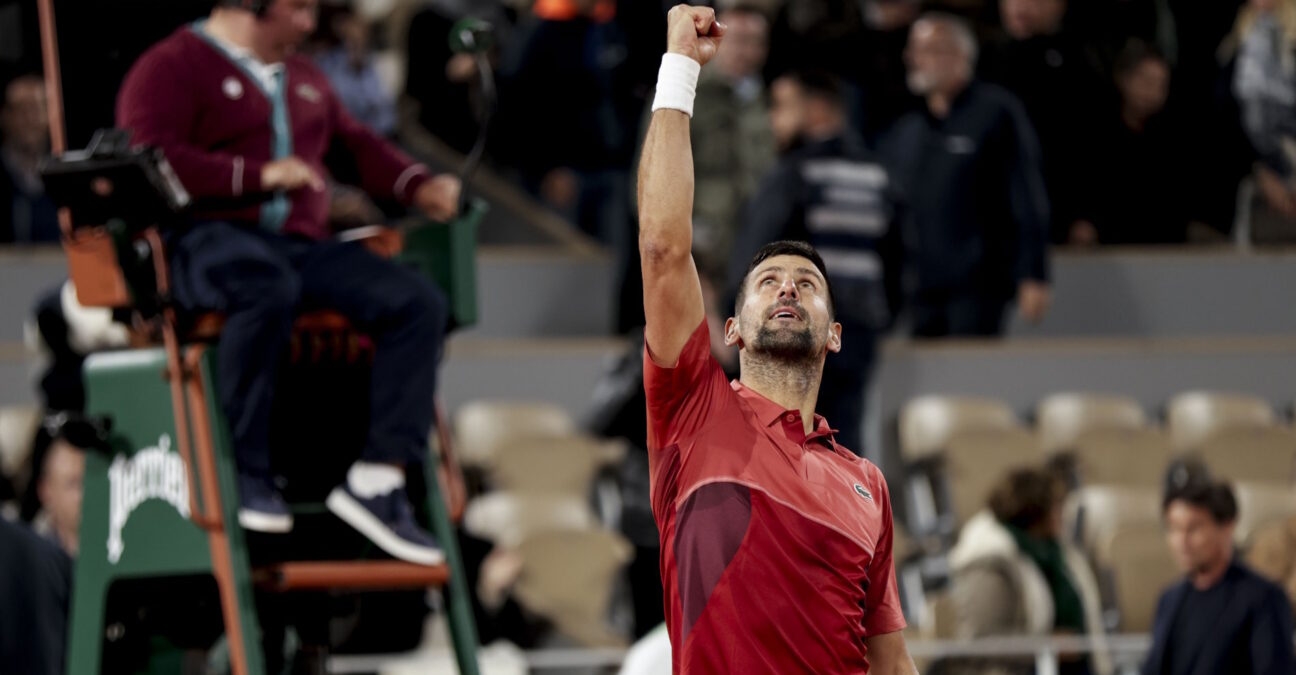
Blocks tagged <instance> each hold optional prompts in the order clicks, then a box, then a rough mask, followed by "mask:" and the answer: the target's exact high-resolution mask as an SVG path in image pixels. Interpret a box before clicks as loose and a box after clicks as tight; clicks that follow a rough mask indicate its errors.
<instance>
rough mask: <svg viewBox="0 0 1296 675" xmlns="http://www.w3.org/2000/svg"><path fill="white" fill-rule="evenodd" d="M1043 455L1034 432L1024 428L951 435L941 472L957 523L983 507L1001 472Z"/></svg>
mask: <svg viewBox="0 0 1296 675" xmlns="http://www.w3.org/2000/svg"><path fill="white" fill-rule="evenodd" d="M1043 460H1044V457H1043V454H1042V453H1041V452H1040V450H1039V443H1038V441H1037V440H1036V438H1035V435H1034V434H1031V433H1030V432H1027V431H1026V430H1024V429H1011V428H1009V429H1003V430H999V431H973V432H967V433H961V434H958V435H957V436H955V437H954V438H952V439H951V440H950V442H949V447H948V449H947V450H946V451H945V462H944V475H945V481H946V485H947V486H948V489H949V494H950V502H951V503H950V506H951V509H952V511H953V515H954V519H955V522H956V525H957V526H958V527H960V528H961V527H962V526H963V523H965V522H967V520H968V518H971V517H972V515H973V514H975V513H976V512H977V511H980V510H981V509H983V508H985V506H986V502H987V500H988V499H989V497H990V491H991V490H992V489H994V486H995V484H996V483H998V482H999V480H1000V479H1001V478H1002V477H1003V476H1004V474H1006V473H1008V472H1009V471H1012V470H1013V469H1018V468H1022V467H1031V466H1039V465H1041V464H1042V463H1043Z"/></svg>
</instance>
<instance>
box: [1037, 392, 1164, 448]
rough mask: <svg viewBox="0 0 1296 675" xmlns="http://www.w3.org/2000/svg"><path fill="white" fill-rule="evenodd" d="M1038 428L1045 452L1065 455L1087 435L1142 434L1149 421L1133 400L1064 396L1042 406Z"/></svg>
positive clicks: (1038, 417)
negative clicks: (1101, 433)
mask: <svg viewBox="0 0 1296 675" xmlns="http://www.w3.org/2000/svg"><path fill="white" fill-rule="evenodd" d="M1035 424H1036V427H1037V430H1038V433H1039V436H1040V443H1041V444H1042V445H1043V447H1044V449H1045V450H1046V451H1048V452H1062V451H1066V450H1072V449H1074V448H1075V446H1076V442H1077V441H1078V440H1079V438H1080V437H1081V436H1082V435H1083V434H1085V433H1089V432H1094V431H1130V430H1141V429H1144V428H1146V427H1147V426H1148V421H1147V415H1146V414H1145V413H1144V412H1143V407H1142V406H1141V405H1139V402H1138V400H1136V399H1134V398H1133V397H1130V396H1119V395H1114V394H1087V393H1077V392H1065V393H1058V394H1053V395H1051V396H1048V397H1045V398H1044V399H1043V400H1042V401H1040V402H1039V405H1037V406H1036V407H1035Z"/></svg>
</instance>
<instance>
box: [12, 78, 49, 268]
mask: <svg viewBox="0 0 1296 675" xmlns="http://www.w3.org/2000/svg"><path fill="white" fill-rule="evenodd" d="M0 134H3V135H2V136H0V168H3V172H2V173H0V243H15V242H16V243H20V244H30V243H36V242H55V241H58V240H59V223H58V209H57V208H55V206H54V202H53V200H51V199H50V198H49V197H48V196H47V195H46V194H45V188H44V187H43V186H42V185H41V179H40V173H39V172H38V170H37V168H38V166H39V165H40V160H41V158H42V157H44V156H45V155H46V154H47V153H48V152H49V118H48V117H47V113H46V110H45V82H44V81H43V80H42V79H41V78H39V77H36V76H35V75H26V76H23V77H19V78H17V79H15V80H14V81H12V82H10V83H9V85H8V86H6V87H5V89H4V107H3V109H0Z"/></svg>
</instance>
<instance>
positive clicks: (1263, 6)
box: [1226, 0, 1296, 242]
mask: <svg viewBox="0 0 1296 675" xmlns="http://www.w3.org/2000/svg"><path fill="white" fill-rule="evenodd" d="M1226 49H1228V50H1230V51H1232V52H1233V53H1235V54H1236V65H1235V67H1234V71H1233V83H1232V85H1233V87H1232V90H1233V93H1234V95H1235V96H1237V100H1238V103H1239V105H1240V106H1241V113H1242V116H1241V119H1242V128H1243V130H1244V131H1245V132H1246V135H1247V138H1248V139H1249V140H1250V141H1251V145H1252V147H1253V148H1254V149H1255V152H1256V154H1257V155H1258V162H1257V163H1256V165H1255V171H1254V174H1255V180H1256V185H1257V187H1258V188H1259V192H1260V194H1261V196H1262V197H1263V198H1264V200H1263V205H1264V206H1265V207H1267V208H1262V209H1257V210H1256V211H1254V212H1253V213H1252V221H1251V227H1252V231H1253V237H1254V239H1255V240H1257V241H1265V242H1272V241H1285V242H1290V241H1296V0H1251V1H1250V2H1248V3H1247V5H1246V6H1245V7H1244V8H1243V9H1242V10H1241V11H1240V12H1239V14H1238V19H1237V22H1236V24H1235V25H1234V30H1233V35H1232V36H1231V37H1230V40H1229V43H1228V45H1227V46H1226Z"/></svg>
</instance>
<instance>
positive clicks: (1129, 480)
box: [1070, 428, 1173, 488]
mask: <svg viewBox="0 0 1296 675" xmlns="http://www.w3.org/2000/svg"><path fill="white" fill-rule="evenodd" d="M1071 447H1072V448H1073V450H1072V452H1071V453H1070V454H1071V456H1072V458H1073V461H1074V465H1075V471H1076V477H1077V478H1078V483H1079V484H1080V485H1127V486H1134V487H1140V486H1141V487H1147V488H1157V487H1159V486H1160V485H1161V483H1162V481H1163V479H1164V476H1165V471H1166V467H1167V466H1168V465H1169V463H1170V459H1171V457H1172V454H1173V453H1172V452H1171V449H1170V438H1169V437H1168V436H1166V435H1165V434H1164V433H1162V432H1161V431H1160V430H1157V429H1152V428H1127V429H1117V428H1105V429H1095V430H1091V431H1086V432H1084V433H1082V434H1080V435H1079V436H1077V437H1076V438H1075V439H1074V440H1073V442H1072V444H1071Z"/></svg>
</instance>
